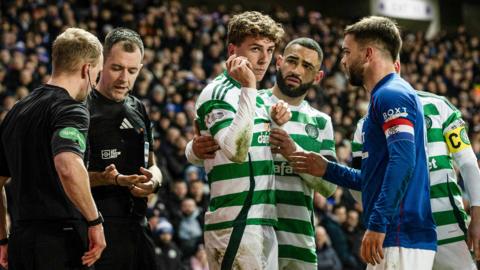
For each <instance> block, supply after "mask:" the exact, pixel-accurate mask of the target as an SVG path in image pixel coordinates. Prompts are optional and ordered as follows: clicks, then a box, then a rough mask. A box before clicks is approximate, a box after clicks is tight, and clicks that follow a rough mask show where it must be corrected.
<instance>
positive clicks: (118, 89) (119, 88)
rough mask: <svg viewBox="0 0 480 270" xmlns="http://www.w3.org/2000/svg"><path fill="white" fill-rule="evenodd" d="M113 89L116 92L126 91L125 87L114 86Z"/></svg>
mask: <svg viewBox="0 0 480 270" xmlns="http://www.w3.org/2000/svg"><path fill="white" fill-rule="evenodd" d="M113 88H115V90H117V91H128V87H127V86H121V85H115V86H113Z"/></svg>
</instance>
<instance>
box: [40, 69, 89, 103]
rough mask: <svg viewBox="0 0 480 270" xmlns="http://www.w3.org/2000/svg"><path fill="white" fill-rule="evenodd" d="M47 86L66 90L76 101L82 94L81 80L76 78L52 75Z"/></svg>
mask: <svg viewBox="0 0 480 270" xmlns="http://www.w3.org/2000/svg"><path fill="white" fill-rule="evenodd" d="M47 84H50V85H54V86H58V87H61V88H64V89H65V90H67V92H68V94H69V95H70V96H71V97H72V98H73V99H76V97H77V96H78V94H79V92H80V85H81V80H80V79H79V78H77V77H76V76H71V75H64V74H60V75H52V77H51V78H50V80H48V82H47Z"/></svg>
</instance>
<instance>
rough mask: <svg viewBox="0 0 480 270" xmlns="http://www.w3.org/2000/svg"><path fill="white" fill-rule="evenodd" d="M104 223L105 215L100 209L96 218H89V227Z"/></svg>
mask: <svg viewBox="0 0 480 270" xmlns="http://www.w3.org/2000/svg"><path fill="white" fill-rule="evenodd" d="M102 223H103V216H102V213H100V211H98V217H97V218H96V219H94V220H90V221H88V220H87V226H88V227H92V226H96V225H98V224H102Z"/></svg>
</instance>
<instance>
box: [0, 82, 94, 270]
mask: <svg viewBox="0 0 480 270" xmlns="http://www.w3.org/2000/svg"><path fill="white" fill-rule="evenodd" d="M88 123H89V115H88V111H87V109H86V107H85V105H84V104H82V103H80V102H78V101H75V100H74V99H72V98H71V97H70V95H69V94H68V92H67V91H66V90H65V89H63V88H60V87H56V86H52V85H45V86H43V87H40V88H37V89H35V90H34V91H32V93H31V94H30V95H29V96H27V97H26V98H25V99H23V100H21V101H19V102H18V103H17V104H16V105H15V106H14V107H13V109H12V110H11V111H10V112H9V113H8V114H7V116H6V118H5V120H4V122H3V123H2V125H1V127H0V136H1V141H0V175H2V176H11V177H12V182H11V186H10V187H11V192H12V193H11V194H12V203H13V208H12V209H13V211H11V218H12V220H13V221H14V222H13V224H15V226H14V227H13V228H12V230H11V234H10V241H9V246H8V255H9V268H10V269H15V270H23V269H25V270H28V269H45V270H52V269H86V268H83V266H82V262H81V257H82V256H83V253H84V252H85V251H87V249H88V243H87V241H88V240H87V239H88V238H87V225H86V222H85V220H84V219H83V217H82V215H81V214H80V212H79V211H78V210H77V209H76V207H75V206H74V205H73V203H72V202H71V201H70V200H69V199H68V198H67V196H66V194H65V191H64V190H63V187H62V184H61V182H60V178H59V176H58V174H57V172H56V169H55V164H54V160H53V157H54V156H55V155H56V154H58V153H61V152H65V151H68V152H74V153H76V154H78V155H79V156H81V157H82V158H83V154H84V151H85V148H86V146H85V145H86V141H85V139H86V135H87V130H88Z"/></svg>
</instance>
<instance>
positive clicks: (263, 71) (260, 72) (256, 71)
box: [253, 69, 267, 74]
mask: <svg viewBox="0 0 480 270" xmlns="http://www.w3.org/2000/svg"><path fill="white" fill-rule="evenodd" d="M265 71H267V70H266V69H254V70H253V73H255V74H264V73H265Z"/></svg>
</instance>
